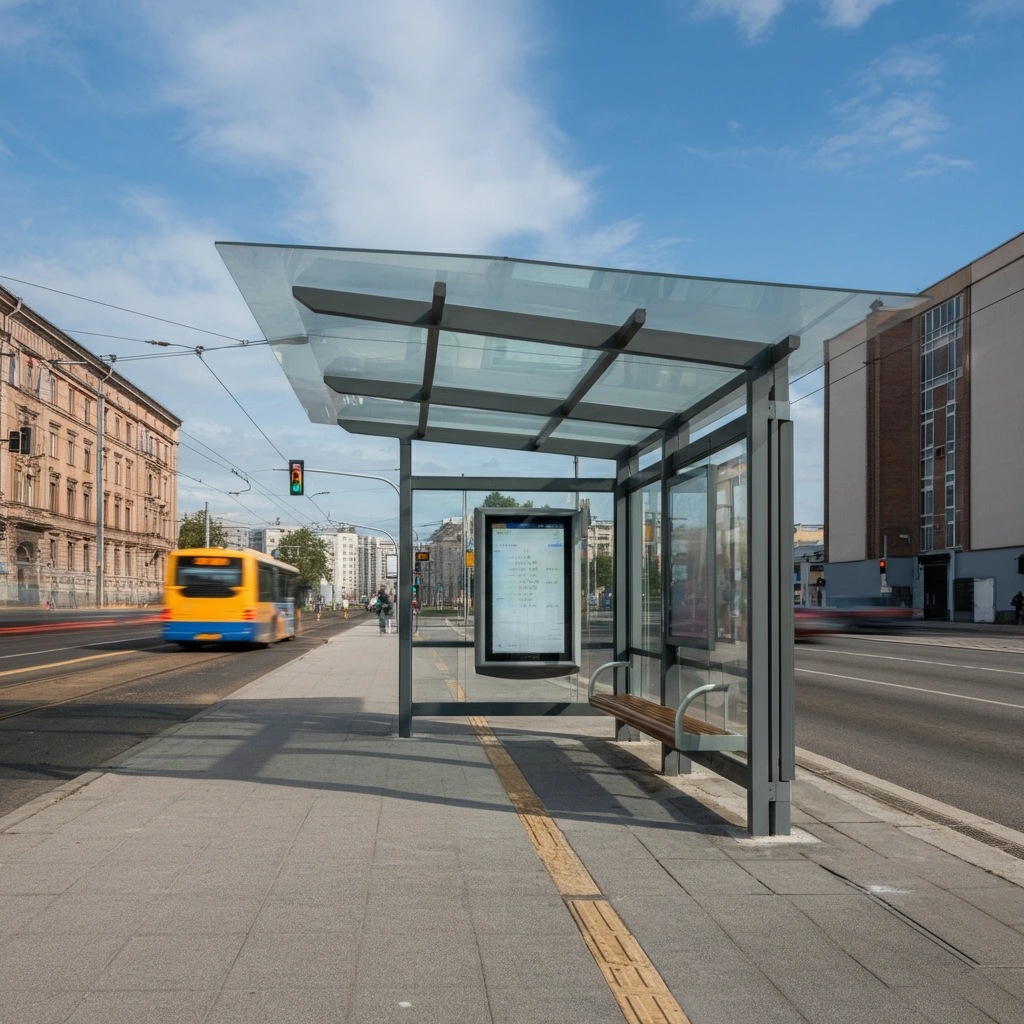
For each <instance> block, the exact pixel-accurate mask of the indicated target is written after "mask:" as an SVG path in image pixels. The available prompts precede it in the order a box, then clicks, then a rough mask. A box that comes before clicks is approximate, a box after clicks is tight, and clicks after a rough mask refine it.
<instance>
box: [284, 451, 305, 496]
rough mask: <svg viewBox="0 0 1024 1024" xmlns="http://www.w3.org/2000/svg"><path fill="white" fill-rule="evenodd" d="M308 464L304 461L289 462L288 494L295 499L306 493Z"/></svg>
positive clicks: (293, 460) (294, 460)
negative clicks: (305, 474) (304, 478)
mask: <svg viewBox="0 0 1024 1024" xmlns="http://www.w3.org/2000/svg"><path fill="white" fill-rule="evenodd" d="M305 469H306V463H305V460H303V459H290V460H289V461H288V493H289V494H290V495H292V496H293V497H295V496H298V495H301V494H303V493H304V487H305V481H304V480H303V474H304V473H305Z"/></svg>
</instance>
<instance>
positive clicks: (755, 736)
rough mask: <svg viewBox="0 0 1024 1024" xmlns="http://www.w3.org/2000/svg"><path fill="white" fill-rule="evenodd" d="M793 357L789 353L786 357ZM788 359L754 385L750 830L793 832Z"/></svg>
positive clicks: (750, 401) (750, 394)
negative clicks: (791, 812)
mask: <svg viewBox="0 0 1024 1024" xmlns="http://www.w3.org/2000/svg"><path fill="white" fill-rule="evenodd" d="M787 354H788V353H787ZM786 369H787V358H786V355H785V354H784V355H782V358H781V360H780V361H779V362H776V363H774V364H773V365H772V366H771V367H770V368H769V369H768V370H766V371H763V372H757V371H750V377H749V380H748V383H747V439H748V463H747V472H748V501H749V508H748V530H749V535H748V551H749V559H750V563H749V565H750V568H749V599H748V616H749V624H748V649H747V651H748V653H747V657H748V672H749V702H748V711H747V715H748V718H747V829H748V831H749V832H750V834H751V835H753V836H765V835H788V834H789V831H790V809H791V803H790V787H791V783H792V780H793V778H794V776H795V762H796V751H795V736H794V729H793V713H794V708H793V703H794V702H793V597H792V593H791V583H790V580H791V573H792V565H793V425H792V422H790V420H789V418H788V417H789V401H788V399H789V391H788V382H787V378H786Z"/></svg>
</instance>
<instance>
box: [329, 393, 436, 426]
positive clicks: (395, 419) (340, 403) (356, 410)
mask: <svg viewBox="0 0 1024 1024" xmlns="http://www.w3.org/2000/svg"><path fill="white" fill-rule="evenodd" d="M334 400H335V403H336V406H337V416H336V419H339V420H340V419H345V420H348V421H349V422H357V421H366V420H376V421H379V422H381V423H394V424H396V425H398V426H400V427H406V428H408V427H415V426H416V424H417V423H418V422H419V416H420V407H419V404H418V403H417V402H400V401H395V400H393V399H390V398H367V397H366V396H365V395H337V394H336V395H335V396H334Z"/></svg>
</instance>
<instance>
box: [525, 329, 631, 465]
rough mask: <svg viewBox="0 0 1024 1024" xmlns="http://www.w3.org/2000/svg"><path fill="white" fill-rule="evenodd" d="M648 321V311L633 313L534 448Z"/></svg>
mask: <svg viewBox="0 0 1024 1024" xmlns="http://www.w3.org/2000/svg"><path fill="white" fill-rule="evenodd" d="M646 321H647V310H646V309H636V310H634V311H633V315H632V316H631V317H630V318H629V319H628V320H627V321H626V322H625V323H624V324H623V325H622V326H621V327H620V328H619V332H618V334H616V335H615V338H614V340H613V342H612V343H611V344H610V345H609V346H608V348H607V349H606V351H605V352H604V353H603V354H602V355H600V356H598V358H597V359H596V360H595V361H594V364H593V366H591V367H590V369H589V370H587V372H586V373H585V374H584V375H583V377H582V378H581V379H580V381H579V382H578V383H577V384H576V387H574V388H573V389H572V391H571V392H570V393H569V397H568V398H566V400H565V401H564V402H563V403H562V405H561V406H560V407H559V409H558V412H557V413H556V414H555V415H554V416H552V417H551V419H550V420H549V421H548V422H547V423H545V424H544V429H543V430H541V432H540V433H539V434H538V435H537V440H536V441H534V447H535V448H540V447H541V445H543V444H544V442H545V441H546V440H547V439H548V438H549V437H550V436H551V435H552V434H553V433H554V432H555V430H556V429H557V428H558V425H559V424H560V423H562V421H563V420H564V419H565V418H566V416H569V415H571V413H572V411H573V410H574V409H575V408H576V407H577V406H578V405H579V404H580V402H581V401H582V400H583V399H584V398H585V397H586V395H587V393H588V392H589V391H590V389H591V388H592V387H593V386H594V385H595V384H596V383H597V382H598V381H599V380H600V379H601V378H602V377H603V376H604V375H605V373H606V372H607V371H608V369H609V367H611V365H612V363H614V362H615V359H616V357H617V356H618V354H619V353H620V352H622V351H624V350H625V348H626V346H627V345H628V344H629V343H630V342H631V341H632V340H633V338H635V337H636V335H637V332H638V331H639V330H640V328H641V327H643V325H644V324H645V323H646Z"/></svg>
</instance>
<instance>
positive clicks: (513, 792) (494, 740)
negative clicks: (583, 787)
mask: <svg viewBox="0 0 1024 1024" xmlns="http://www.w3.org/2000/svg"><path fill="white" fill-rule="evenodd" d="M469 724H470V725H471V726H472V727H473V731H474V732H475V733H476V736H477V739H478V740H479V741H480V744H481V746H483V748H484V751H485V753H486V754H487V758H488V760H489V761H490V762H491V765H492V766H493V767H494V771H495V772H496V773H497V776H498V778H499V779H501V783H502V785H503V786H504V787H505V792H506V793H508V798H509V800H511V801H512V806H513V807H514V808H515V809H516V813H517V814H518V815H519V820H520V821H521V822H522V823H523V828H525V829H526V834H527V835H528V836H529V837H530V841H531V842H532V843H533V847H534V849H535V850H536V851H537V856H538V857H540V859H541V863H542V864H543V865H544V867H545V868H547V871H548V874H549V875H550V876H551V879H552V881H553V882H554V883H555V888H556V889H558V892H559V894H560V895H561V896H562V897H563V898H564V899H565V904H566V906H567V907H568V908H569V912H570V913H571V914H572V916H573V920H574V921H575V922H576V925H577V927H578V928H579V930H580V932H581V934H582V935H583V941H584V942H586V944H587V949H589V950H590V955H591V956H593V958H594V961H595V962H596V963H597V966H598V968H599V969H600V971H601V974H602V976H603V977H604V980H605V983H606V984H607V985H608V988H609V989H610V991H611V993H612V996H613V997H614V999H615V1001H616V1003H618V1005H619V1009H620V1010H621V1011H622V1016H623V1017H625V1019H626V1020H627V1021H628V1022H629V1024H689V1018H687V1016H686V1014H685V1013H683V1009H682V1007H681V1006H680V1005H679V1003H678V1002H676V998H675V996H673V995H672V993H671V992H670V991H669V988H668V986H667V985H666V984H665V982H664V980H663V979H662V977H661V975H660V974H659V973H658V971H657V968H656V967H655V966H654V964H652V963H651V961H650V959H649V958H648V956H647V954H646V953H645V952H644V951H643V948H642V947H641V946H640V943H639V942H637V941H636V939H635V938H634V936H633V933H632V932H630V930H629V929H628V928H627V927H626V925H625V923H624V922H623V921H622V918H620V917H619V915H618V914H617V913H615V910H614V909H613V907H612V905H611V904H610V903H609V902H608V901H607V900H605V899H580V898H579V897H594V896H598V897H599V896H602V895H603V893H602V892H601V890H600V888H599V887H598V885H597V883H596V882H595V881H594V879H593V877H592V876H591V874H590V872H589V871H588V870H587V869H586V867H584V865H583V862H582V861H581V860H580V859H579V857H578V856H577V855H576V852H575V850H573V848H572V847H571V846H570V845H569V841H568V840H567V839H566V838H565V836H564V834H563V833H562V830H561V829H560V828H559V827H558V826H557V825H556V824H555V823H554V821H553V820H552V818H551V815H550V814H548V810H547V808H546V807H545V806H544V804H543V802H542V801H541V799H540V797H539V796H537V794H536V793H535V792H534V790H533V787H532V786H531V785H530V784H529V782H527V781H526V776H524V775H523V773H522V772H521V771H520V770H519V766H518V765H517V764H516V763H515V761H513V760H512V755H511V754H509V752H508V751H507V750H506V749H505V745H504V744H503V743H502V742H501V740H500V739H498V737H497V736H496V735H495V734H494V730H493V729H491V727H490V725H489V724H488V722H487V719H486V718H482V717H480V716H477V715H471V716H470V717H469Z"/></svg>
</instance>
